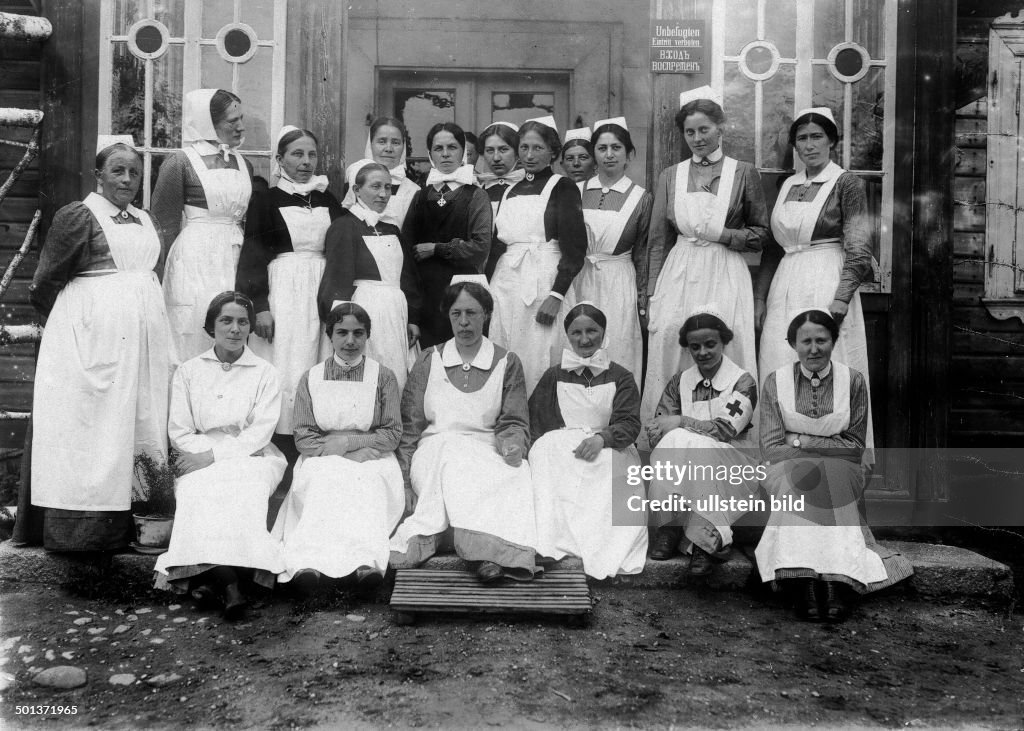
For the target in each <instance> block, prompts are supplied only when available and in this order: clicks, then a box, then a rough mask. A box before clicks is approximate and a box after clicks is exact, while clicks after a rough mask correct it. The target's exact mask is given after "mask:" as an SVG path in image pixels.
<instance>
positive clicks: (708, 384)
mask: <svg viewBox="0 0 1024 731" xmlns="http://www.w3.org/2000/svg"><path fill="white" fill-rule="evenodd" d="M700 385H702V386H703V387H704V388H711V379H710V378H705V379H704V380H703V381H701V383H700Z"/></svg>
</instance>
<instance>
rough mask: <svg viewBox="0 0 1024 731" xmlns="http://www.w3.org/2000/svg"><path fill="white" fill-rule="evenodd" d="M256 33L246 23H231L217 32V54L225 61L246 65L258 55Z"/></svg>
mask: <svg viewBox="0 0 1024 731" xmlns="http://www.w3.org/2000/svg"><path fill="white" fill-rule="evenodd" d="M257 40H258V39H257V38H256V31H254V30H253V29H252V26H251V25H246V24H245V23H229V24H228V25H225V26H224V27H223V28H221V29H220V30H219V31H217V53H219V54H220V57H221V58H223V59H224V60H225V61H229V62H231V63H245V62H246V61H248V60H249V59H250V58H252V57H253V56H255V55H256V48H257V46H256V44H257Z"/></svg>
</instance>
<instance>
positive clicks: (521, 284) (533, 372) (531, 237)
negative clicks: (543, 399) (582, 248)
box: [490, 175, 575, 394]
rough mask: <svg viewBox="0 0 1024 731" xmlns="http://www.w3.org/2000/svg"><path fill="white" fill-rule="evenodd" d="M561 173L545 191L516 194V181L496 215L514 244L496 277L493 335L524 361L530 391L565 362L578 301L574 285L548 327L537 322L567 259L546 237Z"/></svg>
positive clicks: (498, 228)
mask: <svg viewBox="0 0 1024 731" xmlns="http://www.w3.org/2000/svg"><path fill="white" fill-rule="evenodd" d="M561 178H562V176H561V175H552V176H551V177H550V178H549V179H548V182H547V183H546V184H545V185H544V189H543V190H542V191H541V193H540V195H517V196H513V197H511V198H510V197H509V195H508V194H509V191H510V190H512V188H513V187H514V186H509V188H508V189H506V190H505V195H504V197H503V198H502V200H501V205H500V207H499V208H498V214H497V216H496V218H495V219H494V228H495V232H496V236H497V237H498V238H499V239H501V240H502V241H504V242H505V243H506V244H508V249H507V250H506V251H505V253H504V254H502V256H501V258H500V259H498V264H497V266H496V267H495V268H494V275H493V276H492V277H491V294H492V295H493V296H494V314H493V315H492V316H491V329H490V337H491V340H493V341H494V342H495V343H497V344H498V345H501V346H502V347H504V348H506V349H507V350H511V351H512V352H513V353H515V354H516V355H518V356H519V359H520V360H521V361H522V362H523V371H524V372H525V374H526V393H527V394H530V393H532V392H533V389H534V388H535V387H536V386H537V383H538V382H539V381H540V377H541V376H542V375H544V371H546V370H547V369H548V368H550V367H551V366H552V365H554V364H555V363H558V362H559V359H560V358H561V356H562V350H563V349H564V348H568V347H569V341H568V339H566V337H565V332H564V330H563V329H562V320H563V319H564V318H565V315H566V313H568V312H569V310H570V309H572V306H573V304H574V303H575V296H574V293H573V288H572V287H570V288H569V290H568V291H567V292H566V293H565V301H564V302H562V307H561V308H560V309H559V311H558V312H557V313H556V314H555V321H554V322H553V323H552V324H551V325H549V326H547V327H544V326H542V325H540V324H538V323H537V321H536V317H537V312H538V310H540V306H541V305H542V304H544V300H546V299H547V297H548V294H549V293H550V292H551V285H552V284H553V283H554V281H555V277H556V276H557V275H558V263H559V261H561V259H562V251H561V249H560V248H559V247H558V241H555V240H552V241H547V240H546V239H545V238H544V237H545V233H544V211H545V210H546V209H547V207H548V200H549V199H550V198H551V191H552V190H553V189H554V187H555V184H556V183H557V182H558V181H559V180H561Z"/></svg>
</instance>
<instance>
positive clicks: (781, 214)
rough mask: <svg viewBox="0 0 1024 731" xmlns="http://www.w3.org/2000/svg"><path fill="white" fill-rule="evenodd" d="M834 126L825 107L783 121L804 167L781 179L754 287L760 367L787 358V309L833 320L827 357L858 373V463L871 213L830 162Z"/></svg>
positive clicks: (861, 192) (853, 181) (860, 187)
mask: <svg viewBox="0 0 1024 731" xmlns="http://www.w3.org/2000/svg"><path fill="white" fill-rule="evenodd" d="M838 143H839V128H838V127H837V126H836V122H835V118H834V117H833V116H832V112H831V110H829V109H828V108H827V107H816V108H813V109H805V110H803V111H802V112H800V113H799V114H798V115H797V117H796V119H795V120H794V121H793V124H791V125H790V127H789V144H790V145H792V146H793V147H794V148H796V153H797V155H798V156H799V157H800V159H801V160H802V161H803V163H804V165H805V166H806V167H805V169H804V170H803V171H802V172H799V173H797V174H796V175H793V176H792V177H790V178H787V179H786V181H785V182H784V183H783V184H782V188H781V189H780V190H779V195H778V198H777V200H776V203H775V209H774V210H773V211H772V221H771V223H772V234H773V236H774V241H773V242H772V243H771V244H769V245H768V246H767V247H766V248H765V251H764V256H763V257H762V258H761V267H760V269H759V270H758V273H757V282H756V285H755V287H754V291H755V294H754V298H755V310H756V313H757V319H758V320H759V321H760V322H762V323H763V327H762V328H761V350H760V353H761V373H762V374H763V375H765V376H767V374H769V373H773V372H774V371H775V370H777V369H778V368H781V367H782V366H784V365H789V364H790V363H792V362H793V360H794V358H793V351H792V349H791V348H790V347H789V345H788V344H787V343H786V326H787V325H788V324H789V317H790V315H791V314H792V313H793V312H800V311H802V310H808V309H812V308H819V309H823V310H825V311H827V312H829V313H830V314H831V315H832V317H833V318H834V319H835V320H836V322H838V323H839V326H840V337H839V339H838V341H837V342H836V344H835V352H834V353H833V354H832V357H833V359H834V360H836V361H838V362H840V363H843V364H845V365H847V366H848V367H850V368H852V369H853V370H855V371H857V372H859V373H860V374H861V375H862V376H864V378H865V385H866V386H867V388H868V394H869V398H868V431H867V444H866V447H867V448H866V449H865V450H864V462H865V464H871V463H873V462H874V444H875V437H874V426H873V423H872V418H871V400H870V393H871V384H870V381H869V380H868V345H867V335H866V333H865V330H864V311H863V309H862V308H861V304H860V293H859V292H858V288H859V287H860V285H861V283H862V282H867V281H869V280H870V278H871V270H872V268H871V229H872V225H871V218H870V214H869V213H868V203H867V192H866V190H865V187H864V182H863V181H862V180H861V179H860V178H859V177H857V176H856V175H854V174H853V173H848V172H846V171H845V170H843V169H842V168H841V167H839V166H838V165H836V164H835V163H834V162H832V160H831V155H832V153H833V151H834V150H835V148H836V145H837V144H838Z"/></svg>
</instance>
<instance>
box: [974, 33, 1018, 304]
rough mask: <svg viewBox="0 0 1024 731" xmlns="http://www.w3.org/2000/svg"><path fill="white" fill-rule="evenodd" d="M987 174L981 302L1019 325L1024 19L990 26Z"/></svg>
mask: <svg viewBox="0 0 1024 731" xmlns="http://www.w3.org/2000/svg"><path fill="white" fill-rule="evenodd" d="M988 53H989V56H988V65H989V75H988V78H989V88H988V168H987V170H988V173H987V177H986V181H985V190H986V199H987V200H986V215H985V299H984V300H983V302H984V304H985V306H986V307H987V308H988V311H989V312H990V313H992V315H993V316H994V317H996V318H998V319H1000V320H1006V319H1009V318H1011V317H1018V318H1020V319H1021V321H1022V322H1024V266H1022V265H1024V214H1022V202H1021V193H1020V191H1021V190H1022V189H1024V188H1022V186H1024V179H1022V175H1021V164H1020V160H1021V154H1022V150H1021V139H1024V138H1022V136H1021V135H1024V124H1021V113H1020V106H1021V78H1020V76H1021V58H1022V57H1024V20H1021V19H1020V18H1014V17H1011V16H1010V15H1007V16H1005V17H1003V18H999V19H997V20H996V21H994V22H993V23H992V29H991V31H990V32H989V44H988Z"/></svg>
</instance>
